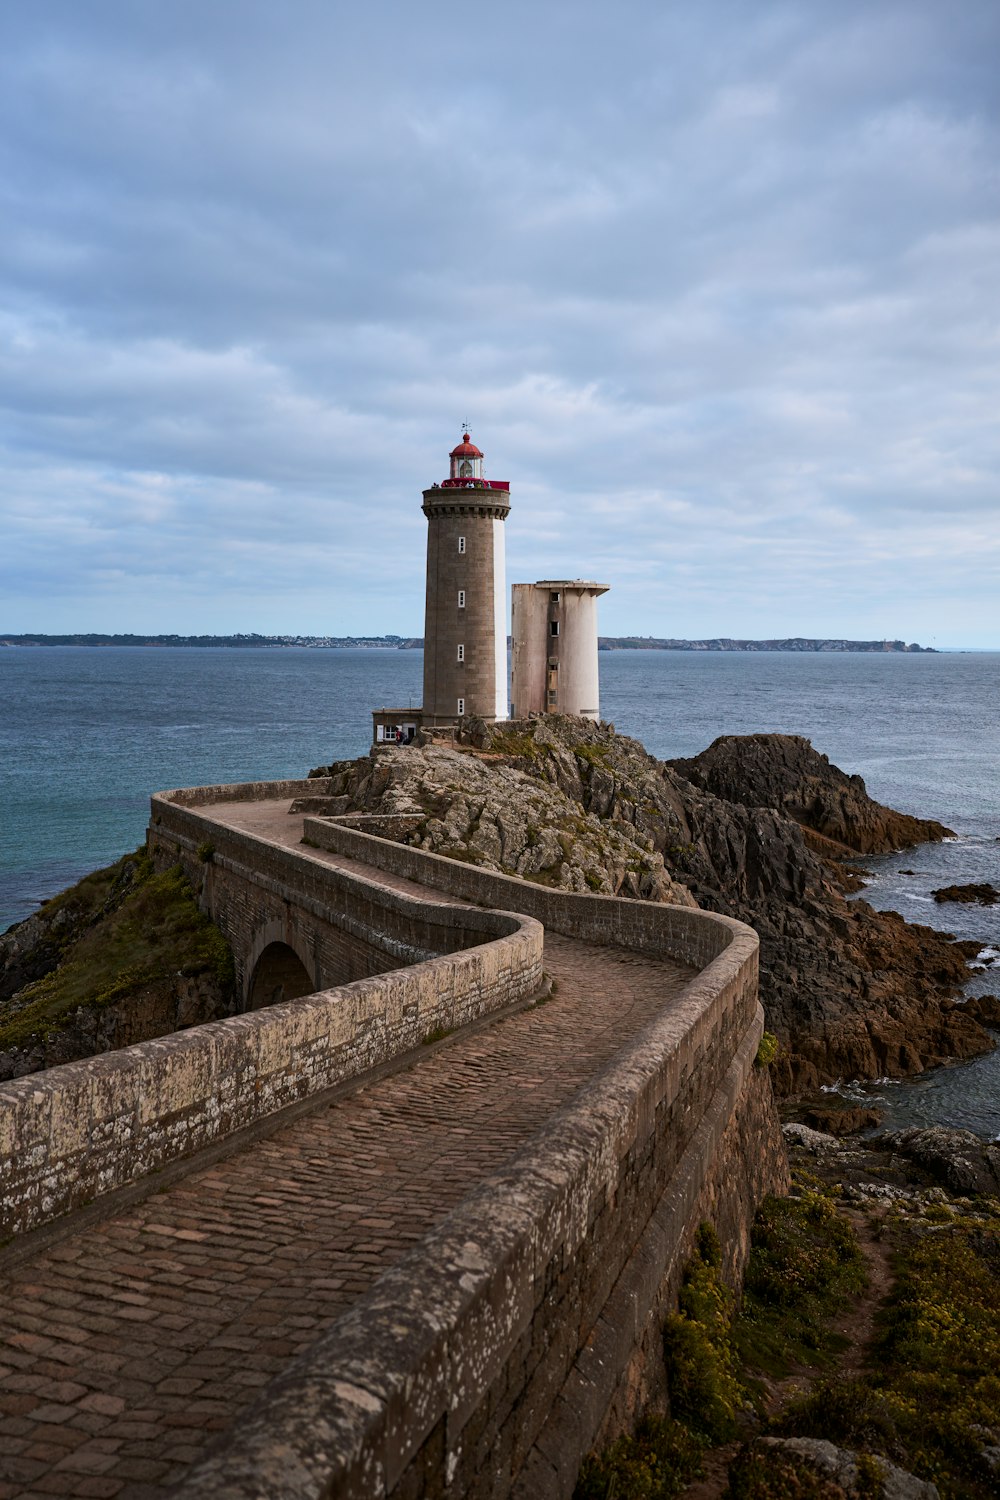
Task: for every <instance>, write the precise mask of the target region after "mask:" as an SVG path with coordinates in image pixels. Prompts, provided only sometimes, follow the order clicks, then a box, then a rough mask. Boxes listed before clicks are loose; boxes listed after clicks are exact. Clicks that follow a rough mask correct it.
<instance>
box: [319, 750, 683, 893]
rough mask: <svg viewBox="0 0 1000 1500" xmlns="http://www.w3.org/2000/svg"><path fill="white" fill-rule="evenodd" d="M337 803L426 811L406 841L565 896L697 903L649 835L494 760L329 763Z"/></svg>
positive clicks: (419, 753)
mask: <svg viewBox="0 0 1000 1500" xmlns="http://www.w3.org/2000/svg"><path fill="white" fill-rule="evenodd" d="M329 769H330V773H331V775H332V782H331V785H332V787H333V788H334V790H333V793H332V795H333V797H335V798H336V799H337V801H338V805H340V804H341V803H343V804H345V806H349V807H350V810H351V811H352V812H368V813H372V812H377V813H380V814H383V815H384V814H392V815H400V814H419V815H421V821H420V822H419V824H418V826H417V828H416V829H415V830H414V831H413V832H410V833H409V834H408V835H407V838H406V842H408V843H411V844H415V845H417V846H418V847H419V848H421V849H427V850H429V851H430V852H431V853H433V854H445V855H449V856H451V857H452V858H459V859H468V860H471V861H472V862H473V863H474V864H477V865H480V866H482V867H483V868H484V869H492V870H506V871H508V872H509V873H510V874H513V875H520V876H522V877H523V878H524V879H526V880H534V881H537V882H538V883H539V884H542V885H550V886H554V887H556V888H558V889H559V890H568V891H599V892H602V893H603V894H605V895H617V896H633V897H636V898H641V899H645V900H651V901H664V902H668V903H671V904H673V905H678V906H695V905H697V903H696V901H695V899H694V897H693V896H692V895H691V893H690V892H689V891H688V890H687V889H686V887H685V886H684V885H683V884H682V883H681V882H680V881H679V880H676V879H674V878H673V877H672V876H671V875H670V874H669V873H668V871H667V869H666V867H665V865H664V861H663V855H662V854H661V853H659V852H658V851H657V850H655V849H654V847H653V842H652V840H651V839H650V838H649V836H648V835H647V834H645V833H643V832H641V831H640V830H639V829H637V828H636V827H635V826H634V825H633V824H630V823H627V822H624V821H623V820H621V819H614V818H607V819H602V818H601V817H599V816H597V815H596V814H595V813H593V812H589V811H584V809H583V808H582V807H581V805H580V804H579V802H578V801H574V800H573V799H571V798H570V797H569V796H567V795H566V794H564V793H563V792H562V791H561V790H560V788H559V787H558V786H553V785H549V784H539V782H538V781H537V780H535V779H534V778H533V777H531V776H528V775H526V774H525V773H524V771H522V770H520V769H519V768H518V767H516V766H515V765H512V764H507V763H505V762H504V761H503V760H502V759H501V758H500V757H499V756H496V755H475V754H472V753H471V752H470V751H469V750H468V749H466V748H464V747H463V748H446V747H444V746H441V745H429V746H424V747H419V746H417V747H414V746H408V747H407V748H406V749H405V750H393V749H390V750H389V751H387V752H386V751H382V752H379V753H378V754H377V755H376V756H375V757H374V758H373V759H368V758H364V759H362V760H360V761H349V762H346V763H344V764H343V765H340V766H335V767H331V768H329Z"/></svg>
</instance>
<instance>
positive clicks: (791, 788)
mask: <svg viewBox="0 0 1000 1500" xmlns="http://www.w3.org/2000/svg"><path fill="white" fill-rule="evenodd" d="M670 764H671V765H672V766H673V767H674V769H675V770H677V771H680V773H681V775H683V776H686V777H687V778H688V780H689V781H691V782H693V783H694V785H695V786H698V787H701V789H702V790H703V791H706V792H711V793H712V794H713V796H716V797H721V798H722V799H723V800H724V801H726V802H738V803H740V804H742V805H743V806H744V807H770V808H773V809H775V810H776V811H777V812H781V813H784V814H785V815H786V816H787V817H789V818H793V819H794V820H795V822H796V823H798V824H799V826H800V827H801V828H802V829H803V831H804V834H805V837H806V841H807V843H808V844H809V845H810V847H811V848H813V849H815V850H817V852H818V853H821V854H823V853H832V854H835V855H839V856H843V855H845V854H888V853H890V852H891V851H892V850H894V849H908V848H910V847H912V845H914V844H925V843H932V842H940V840H941V839H944V838H948V837H951V836H952V833H951V829H950V828H945V827H944V825H943V824H942V823H936V822H934V821H932V820H928V819H924V818H912V817H910V816H909V815H908V814H907V813H899V812H894V811H893V809H892V808H891V807H883V806H882V804H881V803H880V802H875V801H874V800H873V799H872V798H871V797H869V795H868V792H867V790H866V788H865V784H864V781H863V780H862V778H861V777H860V776H849V775H847V774H846V772H844V771H841V770H840V769H839V768H838V767H837V766H834V765H831V764H830V761H829V760H828V759H827V757H826V756H825V755H821V754H820V753H819V752H818V751H817V750H814V749H813V747H812V745H811V744H810V742H809V741H808V740H807V739H803V738H802V737H801V736H800V735H797V734H744V735H734V734H726V735H720V737H719V738H718V739H717V740H714V741H713V743H712V744H711V745H710V746H709V747H708V749H707V750H703V751H702V753H701V754H700V755H696V756H694V757H693V758H692V759H690V760H674V761H671V762H670Z"/></svg>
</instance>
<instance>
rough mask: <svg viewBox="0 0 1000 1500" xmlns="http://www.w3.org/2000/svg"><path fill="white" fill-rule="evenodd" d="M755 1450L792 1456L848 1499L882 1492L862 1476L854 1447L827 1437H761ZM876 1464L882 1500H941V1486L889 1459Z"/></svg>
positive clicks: (755, 1445) (883, 1459) (778, 1455)
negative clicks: (827, 1439)
mask: <svg viewBox="0 0 1000 1500" xmlns="http://www.w3.org/2000/svg"><path fill="white" fill-rule="evenodd" d="M752 1451H755V1452H761V1453H767V1454H772V1455H774V1456H775V1457H780V1456H781V1455H788V1457H790V1458H792V1459H793V1460H798V1461H799V1462H800V1463H804V1464H806V1465H807V1466H808V1467H809V1468H810V1469H813V1470H815V1471H816V1473H817V1474H818V1475H820V1476H821V1477H822V1478H824V1479H826V1480H828V1481H829V1482H830V1483H831V1484H832V1485H835V1486H836V1487H837V1489H839V1491H840V1493H841V1494H843V1495H845V1496H849V1497H854V1496H859V1495H861V1494H864V1495H865V1496H866V1497H871V1496H872V1495H873V1494H877V1493H878V1492H877V1491H873V1490H872V1488H871V1486H870V1484H869V1482H868V1476H867V1475H865V1476H864V1477H863V1476H862V1473H861V1471H860V1469H859V1467H858V1455H857V1453H855V1452H853V1451H852V1450H851V1449H850V1448H838V1447H837V1446H836V1445H835V1444H834V1443H828V1442H826V1441H825V1439H823V1438H797V1437H792V1438H772V1437H763V1438H757V1440H756V1442H755V1443H754V1445H753V1450H752ZM875 1462H876V1464H877V1465H878V1470H879V1474H880V1477H881V1482H882V1487H881V1500H940V1495H939V1491H938V1487H937V1485H936V1484H932V1483H931V1481H930V1480H928V1479H918V1478H917V1476H916V1475H915V1474H910V1473H908V1472H907V1470H905V1469H900V1468H897V1467H896V1465H895V1464H893V1463H890V1462H889V1460H888V1459H887V1458H878V1459H876V1460H875Z"/></svg>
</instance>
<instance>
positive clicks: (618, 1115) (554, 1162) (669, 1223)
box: [179, 897, 786, 1500]
mask: <svg viewBox="0 0 1000 1500" xmlns="http://www.w3.org/2000/svg"><path fill="white" fill-rule="evenodd" d="M569 899H570V900H575V899H579V898H575V897H570V898H569ZM605 899H608V898H605ZM743 934H745V936H743V937H742V938H741V936H740V935H738V934H735V933H729V934H728V936H729V937H730V938H731V941H730V943H729V947H728V949H727V950H726V951H725V952H724V953H723V954H722V955H721V958H720V959H717V960H716V961H715V962H714V963H713V964H712V965H710V967H709V969H708V970H707V971H706V972H705V973H703V974H701V975H700V976H698V977H697V978H696V979H695V980H693V982H692V984H691V985H690V986H689V987H688V989H687V990H686V991H685V993H684V996H683V999H682V1000H681V1001H679V1002H678V1003H677V1004H676V1005H674V1006H673V1007H671V1008H670V1009H669V1010H668V1011H666V1012H665V1013H664V1014H663V1015H661V1016H660V1017H659V1018H658V1019H657V1020H656V1021H655V1022H654V1023H653V1024H652V1025H651V1026H649V1027H648V1028H647V1029H646V1031H645V1032H644V1033H643V1034H642V1035H641V1036H640V1037H638V1038H637V1039H636V1040H635V1042H633V1043H632V1044H630V1045H629V1046H627V1047H626V1048H625V1049H623V1051H622V1053H621V1054H620V1055H619V1056H618V1058H617V1059H616V1060H615V1061H614V1063H612V1064H611V1065H610V1066H609V1067H608V1068H607V1069H606V1070H605V1071H604V1073H603V1074H602V1075H601V1076H600V1077H599V1078H598V1079H597V1080H595V1081H594V1082H593V1083H592V1084H591V1085H588V1086H587V1087H586V1088H585V1089H583V1090H581V1093H580V1094H579V1095H578V1096H577V1098H576V1099H575V1100H574V1101H573V1102H572V1103H571V1104H570V1105H569V1106H567V1107H566V1108H564V1109H563V1110H561V1111H560V1112H559V1113H557V1114H556V1115H555V1116H554V1117H553V1119H552V1120H550V1121H549V1122H548V1123H547V1124H546V1126H545V1129H544V1131H541V1132H539V1133H538V1135H536V1136H535V1137H534V1139H533V1141H532V1142H531V1143H530V1144H529V1145H528V1146H527V1147H526V1148H525V1149H524V1150H523V1151H521V1152H520V1153H519V1155H518V1156H517V1157H516V1158H515V1159H514V1160H513V1161H512V1162H511V1163H510V1164H509V1166H508V1167H506V1168H505V1169H504V1170H502V1171H501V1172H498V1173H496V1174H494V1175H493V1176H492V1177H491V1178H489V1179H488V1180H486V1181H484V1182H483V1183H481V1184H480V1185H479V1186H478V1187H477V1188H476V1189H475V1190H474V1191H473V1192H472V1193H470V1195H469V1196H468V1197H467V1198H466V1199H465V1200H464V1202H463V1203H462V1204H461V1205H460V1206H459V1207H458V1208H457V1209H456V1210H455V1211H454V1212H453V1213H451V1214H450V1215H449V1216H448V1217H447V1219H445V1220H444V1221H443V1222H442V1223H441V1224H440V1225H439V1226H438V1227H437V1228H436V1229H434V1230H433V1231H432V1232H431V1233H430V1234H428V1235H427V1236H426V1237H425V1238H424V1240H423V1241H422V1243H421V1244H420V1246H419V1247H417V1248H416V1249H415V1250H413V1251H412V1252H411V1253H410V1254H409V1255H407V1256H406V1257H405V1258H404V1259H403V1260H401V1261H400V1262H399V1263H398V1264H397V1265H396V1266H395V1267H393V1268H391V1269H390V1270H389V1271H388V1272H387V1273H386V1274H385V1275H384V1276H382V1277H381V1278H380V1280H379V1282H378V1283H377V1284H376V1286H375V1287H374V1288H373V1289H372V1290H371V1292H369V1293H368V1295H367V1296H365V1297H364V1298H363V1299H361V1300H360V1301H359V1302H358V1303H357V1304H356V1305H355V1306H354V1307H353V1308H352V1309H351V1311H350V1312H349V1313H348V1314H347V1315H345V1316H344V1317H343V1318H341V1319H340V1320H338V1322H337V1323H336V1324H335V1325H334V1326H333V1327H331V1328H330V1329H329V1330H328V1332H327V1333H326V1334H325V1335H324V1337H323V1338H322V1339H321V1340H320V1341H319V1342H318V1343H317V1344H316V1345H315V1346H314V1347H313V1348H312V1349H310V1350H309V1351H308V1352H307V1354H306V1355H305V1356H304V1357H303V1358H302V1359H300V1360H299V1361H298V1362H297V1364H296V1365H295V1367H294V1368H293V1369H291V1370H289V1371H288V1372H287V1374H286V1375H285V1376H284V1377H282V1379H281V1380H279V1381H276V1382H275V1383H274V1384H273V1385H272V1386H271V1387H269V1388H268V1390H267V1391H266V1392H265V1393H264V1394H263V1396H262V1397H261V1398H260V1399H259V1400H258V1401H257V1403H256V1404H255V1406H254V1407H253V1408H251V1410H250V1411H249V1412H248V1413H247V1414H246V1415H245V1417H244V1419H243V1421H242V1422H241V1423H240V1426H239V1430H238V1432H236V1433H234V1434H233V1435H232V1436H231V1437H230V1438H229V1439H227V1440H226V1441H225V1442H224V1444H223V1445H222V1446H221V1447H220V1448H219V1449H218V1450H217V1451H216V1453H215V1454H214V1455H212V1456H211V1457H209V1458H208V1459H207V1460H206V1461H205V1462H203V1463H202V1464H200V1465H198V1466H197V1467H196V1469H195V1470H194V1471H193V1473H192V1474H191V1475H190V1476H189V1478H188V1480H187V1481H186V1482H185V1484H184V1485H183V1486H182V1488H181V1490H180V1492H179V1493H180V1494H181V1495H182V1496H184V1497H185V1500H209V1497H214V1496H218V1495H222V1494H224V1495H226V1496H227V1497H228V1500H250V1497H263V1496H268V1497H272V1500H276V1497H280V1500H318V1497H320V1496H324V1495H334V1494H335V1495H337V1496H338V1497H372V1496H376V1495H378V1496H391V1497H397V1500H402V1497H404V1496H405V1497H407V1500H419V1497H441V1500H444V1497H449V1500H466V1497H468V1500H473V1497H486V1496H508V1495H510V1496H517V1497H519V1500H557V1497H558V1500H568V1497H569V1496H570V1495H571V1494H572V1491H573V1487H574V1483H575V1479H576V1474H577V1470H578V1467H579V1463H580V1461H581V1459H582V1457H583V1455H584V1454H585V1453H586V1452H587V1451H588V1450H589V1449H590V1448H591V1446H592V1445H593V1444H594V1443H595V1441H597V1440H598V1439H599V1438H600V1437H601V1436H602V1435H604V1434H607V1433H608V1432H609V1431H613V1430H615V1428H616V1427H619V1426H621V1425H626V1424H628V1422H630V1421H631V1420H634V1418H635V1415H636V1413H637V1411H638V1410H639V1409H641V1407H642V1405H643V1403H644V1402H645V1400H646V1399H647V1398H648V1397H649V1396H650V1395H651V1394H655V1392H656V1389H657V1387H658V1386H659V1387H662V1386H663V1384H664V1373H663V1363H662V1349H661V1345H660V1339H659V1328H660V1324H661V1321H662V1317H663V1316H664V1314H665V1313H666V1312H667V1311H668V1310H669V1308H670V1306H671V1304H672V1302H673V1300H674V1299H675V1297H676V1292H677V1288H678V1285H679V1280H680V1275H681V1271H682V1268H683V1264H684V1262H685V1260H686V1258H687V1257H688V1255H689V1254H690V1250H691V1245H692V1240H693V1236H694V1232H695V1229H696V1227H697V1225H698V1223H699V1222H700V1221H701V1219H702V1218H703V1217H706V1216H707V1217H711V1218H713V1219H715V1221H716V1222H717V1223H719V1224H720V1227H721V1228H722V1231H723V1233H724V1234H725V1235H726V1236H727V1238H730V1237H731V1238H730V1245H729V1247H728V1248H729V1252H730V1253H729V1257H728V1261H729V1266H728V1268H729V1270H730V1273H731V1274H735V1273H736V1272H738V1270H739V1269H740V1268H741V1267H742V1264H743V1261H744V1258H745V1251H746V1243H747V1231H748V1227H749V1222H750V1219H751V1218H752V1215H753V1212H754V1209H755V1207H756V1205H757V1203H758V1202H759V1201H760V1198H761V1197H762V1196H763V1194H764V1193H765V1192H767V1191H773V1190H778V1189H781V1188H782V1187H783V1186H784V1185H785V1182H786V1168H785V1161H784V1151H783V1147H782V1144H781V1137H780V1130H779V1128H778V1123H777V1119H776V1117H775V1113H774V1106H773V1102H772V1101H771V1098H770V1088H769V1084H768V1082H767V1078H766V1074H765V1073H764V1072H762V1071H761V1070H759V1069H757V1068H756V1067H755V1065H754V1058H755V1055H756V1050H757V1046H758V1042H759V1038H760V1036H761V1033H762V1029H763V1016H762V1012H761V1010H760V1007H759V1005H758V1004H757V998H756V970H755V965H754V961H753V960H754V956H755V943H754V939H753V935H752V934H749V933H747V932H746V929H743ZM737 946H739V947H740V949H741V950H742V952H741V955H739V956H738V955H737V954H734V953H733V952H732V949H734V948H736V947H737Z"/></svg>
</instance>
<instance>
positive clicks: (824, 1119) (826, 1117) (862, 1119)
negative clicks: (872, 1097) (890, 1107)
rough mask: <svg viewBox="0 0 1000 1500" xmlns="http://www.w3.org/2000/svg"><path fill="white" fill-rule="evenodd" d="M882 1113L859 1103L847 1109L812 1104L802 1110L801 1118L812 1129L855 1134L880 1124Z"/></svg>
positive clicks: (839, 1133)
mask: <svg viewBox="0 0 1000 1500" xmlns="http://www.w3.org/2000/svg"><path fill="white" fill-rule="evenodd" d="M884 1114H885V1111H884V1110H881V1109H865V1108H863V1107H862V1106H861V1105H855V1106H853V1107H850V1108H847V1109H834V1108H829V1109H827V1108H823V1107H820V1106H818V1105H814V1106H810V1108H809V1109H805V1110H803V1111H802V1119H803V1122H804V1123H805V1124H806V1125H809V1126H811V1127H812V1129H813V1130H823V1131H826V1133H827V1134H828V1135H836V1136H844V1135H855V1134H856V1133H857V1132H858V1131H859V1130H869V1129H871V1127H872V1126H873V1125H880V1124H881V1122H882V1118H883V1115H884Z"/></svg>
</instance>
